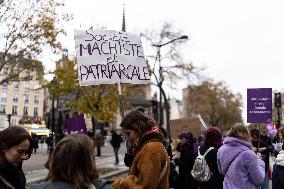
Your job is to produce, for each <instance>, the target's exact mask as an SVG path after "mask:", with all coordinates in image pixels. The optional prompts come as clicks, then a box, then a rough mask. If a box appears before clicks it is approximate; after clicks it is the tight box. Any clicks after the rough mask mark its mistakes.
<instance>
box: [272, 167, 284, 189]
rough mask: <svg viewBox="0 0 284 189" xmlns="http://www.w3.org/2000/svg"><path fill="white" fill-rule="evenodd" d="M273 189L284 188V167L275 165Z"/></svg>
mask: <svg viewBox="0 0 284 189" xmlns="http://www.w3.org/2000/svg"><path fill="white" fill-rule="evenodd" d="M272 189H284V167H283V166H280V165H276V164H275V165H274V167H273V173H272Z"/></svg>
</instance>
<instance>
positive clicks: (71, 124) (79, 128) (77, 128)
mask: <svg viewBox="0 0 284 189" xmlns="http://www.w3.org/2000/svg"><path fill="white" fill-rule="evenodd" d="M65 124H66V128H65V129H64V133H65V134H73V133H84V134H87V128H86V123H85V119H84V115H77V116H75V117H72V118H70V119H66V120H65Z"/></svg>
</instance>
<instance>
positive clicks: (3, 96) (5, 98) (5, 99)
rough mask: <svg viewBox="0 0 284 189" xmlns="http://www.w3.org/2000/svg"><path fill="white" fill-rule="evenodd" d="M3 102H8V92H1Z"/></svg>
mask: <svg viewBox="0 0 284 189" xmlns="http://www.w3.org/2000/svg"><path fill="white" fill-rule="evenodd" d="M1 101H2V102H6V101H7V93H6V92H1Z"/></svg>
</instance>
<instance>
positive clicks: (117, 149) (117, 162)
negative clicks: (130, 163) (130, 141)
mask: <svg viewBox="0 0 284 189" xmlns="http://www.w3.org/2000/svg"><path fill="white" fill-rule="evenodd" d="M113 151H114V156H115V163H116V164H119V158H118V151H119V147H113Z"/></svg>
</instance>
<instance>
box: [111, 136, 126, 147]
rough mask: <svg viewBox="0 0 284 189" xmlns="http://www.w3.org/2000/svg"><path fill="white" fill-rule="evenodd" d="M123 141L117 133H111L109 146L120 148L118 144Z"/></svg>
mask: <svg viewBox="0 0 284 189" xmlns="http://www.w3.org/2000/svg"><path fill="white" fill-rule="evenodd" d="M122 142H123V140H122V138H121V136H120V135H119V134H117V133H112V137H111V140H110V144H111V146H112V147H114V148H117V147H120V143H122Z"/></svg>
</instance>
